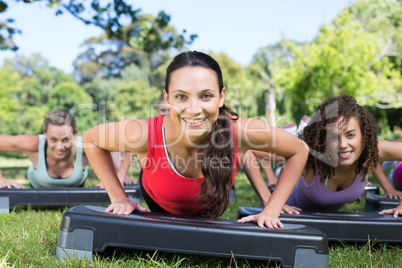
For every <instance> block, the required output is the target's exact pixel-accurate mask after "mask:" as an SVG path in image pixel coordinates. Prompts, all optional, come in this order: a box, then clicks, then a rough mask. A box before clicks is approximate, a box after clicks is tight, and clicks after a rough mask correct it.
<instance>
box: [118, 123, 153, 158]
mask: <svg viewBox="0 0 402 268" xmlns="http://www.w3.org/2000/svg"><path fill="white" fill-rule="evenodd" d="M148 124H149V119H141V120H126V121H123V122H121V125H120V126H119V129H120V130H121V129H122V128H123V133H122V134H123V138H124V139H125V145H126V148H127V149H128V151H132V152H136V153H142V152H145V151H147V147H148ZM120 137H121V136H120Z"/></svg>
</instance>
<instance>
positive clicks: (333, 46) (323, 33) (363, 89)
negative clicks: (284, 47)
mask: <svg viewBox="0 0 402 268" xmlns="http://www.w3.org/2000/svg"><path fill="white" fill-rule="evenodd" d="M381 48H382V46H381V45H380V44H379V43H378V39H377V36H376V35H375V34H374V33H370V32H367V31H365V30H364V28H363V27H362V25H361V23H360V22H357V21H355V20H353V16H352V14H351V13H350V12H348V11H345V12H342V13H341V14H340V15H339V16H338V17H337V18H335V19H334V21H333V22H332V23H331V24H330V25H328V26H325V27H322V28H321V29H320V32H319V34H318V36H317V38H316V39H315V40H314V42H313V43H311V44H310V45H304V46H301V47H299V48H297V49H295V60H294V63H293V64H292V66H290V67H289V68H284V69H278V70H276V73H275V75H274V79H275V82H276V83H277V84H278V85H280V86H281V87H282V88H283V89H284V90H285V94H286V96H288V97H287V98H288V101H290V103H291V107H290V109H291V110H292V113H293V114H301V113H303V114H306V113H309V114H311V113H312V112H313V111H314V109H315V108H316V107H317V105H318V104H320V103H321V102H322V101H323V100H324V99H326V98H328V97H330V96H334V95H335V96H336V95H339V94H342V93H348V94H350V95H353V96H355V97H356V98H357V99H358V102H359V103H360V104H362V105H368V106H375V105H379V104H394V105H398V102H399V103H401V101H400V100H398V98H399V97H398V96H400V92H401V86H402V83H401V81H402V80H401V74H400V72H398V71H397V70H395V69H394V65H393V64H392V63H391V62H390V61H389V59H388V58H387V57H381ZM389 96H392V98H390V97H389Z"/></svg>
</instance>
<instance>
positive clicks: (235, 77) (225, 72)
mask: <svg viewBox="0 0 402 268" xmlns="http://www.w3.org/2000/svg"><path fill="white" fill-rule="evenodd" d="M209 54H210V55H211V56H212V57H213V58H214V59H215V60H216V61H217V62H218V63H219V65H220V67H221V70H222V76H223V84H224V86H225V87H226V97H225V104H226V106H227V107H229V108H230V109H232V110H233V111H236V112H237V113H238V114H239V115H240V116H244V117H253V116H254V117H255V116H257V115H258V113H257V112H258V111H257V106H256V105H255V101H256V95H255V94H256V92H255V88H254V87H252V86H251V83H250V81H249V80H248V79H247V77H246V72H245V70H244V68H243V67H242V66H241V65H239V64H237V63H235V62H234V61H233V60H232V59H230V58H229V57H228V56H227V55H226V54H224V53H221V54H215V53H213V52H209Z"/></svg>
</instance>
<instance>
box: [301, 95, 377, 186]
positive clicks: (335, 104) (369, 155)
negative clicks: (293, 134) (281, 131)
mask: <svg viewBox="0 0 402 268" xmlns="http://www.w3.org/2000/svg"><path fill="white" fill-rule="evenodd" d="M341 117H343V120H342V122H341V123H344V122H348V121H349V120H350V118H352V117H353V118H355V119H356V120H357V121H358V123H359V126H360V130H361V134H362V152H361V155H360V157H359V159H358V160H357V166H356V170H355V172H356V174H358V173H361V175H362V180H364V178H365V176H366V175H367V174H368V173H369V172H370V171H371V170H373V169H374V168H375V166H376V164H377V162H378V141H377V133H378V132H377V126H376V123H375V120H374V118H373V117H372V116H371V115H370V114H369V113H368V112H366V111H365V110H364V109H363V108H362V107H361V106H360V105H358V104H357V103H356V100H355V98H353V97H352V96H350V95H347V94H343V95H341V96H339V97H332V98H329V99H327V100H326V101H325V102H324V103H322V104H321V105H319V106H318V107H317V109H316V112H315V114H314V115H313V117H312V119H311V121H310V123H309V124H308V125H307V126H306V127H305V128H304V129H303V132H302V134H300V135H299V138H301V139H303V140H304V141H305V142H306V143H307V144H308V146H309V147H310V154H309V156H308V160H307V163H306V168H305V169H306V171H307V172H308V171H309V170H312V171H313V172H314V174H316V173H318V174H319V176H320V179H321V181H324V180H325V178H330V177H331V176H332V175H334V172H335V169H334V166H335V165H336V159H333V157H332V156H331V153H328V149H329V148H328V142H329V141H330V139H331V137H328V136H327V133H328V130H329V128H331V125H333V124H335V123H336V121H337V120H338V119H339V118H341Z"/></svg>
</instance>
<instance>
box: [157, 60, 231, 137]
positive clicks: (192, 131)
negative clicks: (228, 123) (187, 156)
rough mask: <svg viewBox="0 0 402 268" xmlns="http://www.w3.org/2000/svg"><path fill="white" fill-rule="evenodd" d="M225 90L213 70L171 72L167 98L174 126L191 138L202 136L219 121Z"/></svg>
mask: <svg viewBox="0 0 402 268" xmlns="http://www.w3.org/2000/svg"><path fill="white" fill-rule="evenodd" d="M225 93H226V89H225V88H223V89H222V90H221V91H220V88H219V85H218V78H217V74H216V73H215V72H214V71H213V70H211V69H208V68H204V67H183V68H180V69H177V70H175V71H174V72H172V73H171V76H170V83H169V94H167V93H166V91H165V100H166V103H168V104H169V108H170V117H171V119H172V121H173V123H174V124H175V126H176V127H177V128H179V129H180V131H184V134H185V135H186V136H188V137H190V138H191V139H193V138H202V137H204V136H205V135H206V134H208V133H209V130H210V128H211V126H212V125H213V123H214V122H215V121H216V119H217V117H218V115H219V108H220V107H222V106H223V103H224V98H225Z"/></svg>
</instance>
